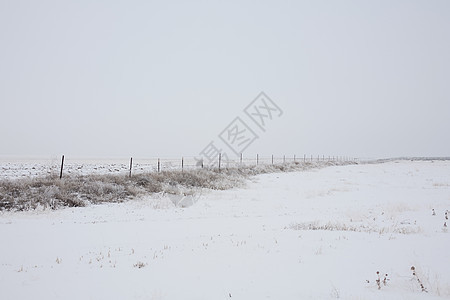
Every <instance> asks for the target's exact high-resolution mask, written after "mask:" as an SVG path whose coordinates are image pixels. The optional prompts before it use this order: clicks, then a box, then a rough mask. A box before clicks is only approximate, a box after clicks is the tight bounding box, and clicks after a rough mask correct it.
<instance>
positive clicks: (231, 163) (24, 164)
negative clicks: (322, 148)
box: [0, 154, 358, 179]
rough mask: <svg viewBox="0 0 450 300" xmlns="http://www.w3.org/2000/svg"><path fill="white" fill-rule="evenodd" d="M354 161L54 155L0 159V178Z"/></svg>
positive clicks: (312, 157)
mask: <svg viewBox="0 0 450 300" xmlns="http://www.w3.org/2000/svg"><path fill="white" fill-rule="evenodd" d="M327 161H328V162H333V161H334V162H345V161H349V162H350V161H352V162H357V161H358V159H357V158H353V157H347V156H325V155H306V154H303V155H300V156H298V155H289V156H288V155H278V156H276V155H259V154H256V155H253V156H245V155H243V154H241V155H240V156H239V157H236V158H232V159H230V158H225V157H222V156H221V154H218V155H217V156H215V157H213V158H211V157H210V158H208V159H207V158H205V157H194V156H183V157H179V158H167V157H163V158H158V157H153V158H139V157H137V158H133V157H130V158H111V159H106V158H99V159H96V158H91V159H80V158H72V157H65V156H64V155H63V156H62V157H61V158H56V157H53V158H52V159H47V160H45V159H8V160H0V178H2V179H11V178H20V177H34V176H46V175H47V176H48V175H50V176H59V177H60V178H62V177H63V176H65V175H95V174H98V175H100V174H117V175H128V176H132V175H133V174H139V173H149V172H163V171H174V170H181V171H184V170H192V169H200V168H213V169H218V170H221V169H225V168H238V167H248V166H257V165H280V164H290V163H311V162H327Z"/></svg>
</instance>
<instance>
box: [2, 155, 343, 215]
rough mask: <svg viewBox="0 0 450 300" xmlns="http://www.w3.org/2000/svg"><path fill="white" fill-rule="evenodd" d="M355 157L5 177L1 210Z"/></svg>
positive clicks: (193, 185) (191, 186) (109, 198)
mask: <svg viewBox="0 0 450 300" xmlns="http://www.w3.org/2000/svg"><path fill="white" fill-rule="evenodd" d="M344 164H352V163H351V162H305V163H298V162H297V163H289V164H280V165H259V166H241V167H234V168H225V169H222V170H220V171H219V170H218V169H212V168H202V169H191V170H185V171H182V170H173V171H163V172H160V173H157V172H152V173H141V174H135V175H133V176H132V177H129V176H125V175H117V174H104V175H78V176H77V175H68V176H65V177H63V179H59V178H58V177H56V176H46V177H30V178H28V177H27V178H19V179H3V180H0V210H18V211H24V210H33V209H36V208H44V209H45V208H50V209H58V208H62V207H80V206H86V205H88V204H99V203H105V202H113V203H114V202H123V201H126V200H129V199H133V198H136V197H140V196H145V195H148V194H153V193H167V194H171V195H186V194H193V192H194V191H196V190H198V189H211V190H226V189H230V188H233V187H237V186H241V185H243V184H244V183H245V180H246V179H248V178H249V177H250V176H254V175H259V174H265V173H274V172H292V171H302V170H308V169H311V168H320V167H325V166H331V165H344Z"/></svg>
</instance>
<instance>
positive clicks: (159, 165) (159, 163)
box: [158, 158, 161, 173]
mask: <svg viewBox="0 0 450 300" xmlns="http://www.w3.org/2000/svg"><path fill="white" fill-rule="evenodd" d="M160 171H161V162H160V161H159V158H158V173H159V172H160Z"/></svg>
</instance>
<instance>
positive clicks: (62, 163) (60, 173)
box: [59, 155, 64, 179]
mask: <svg viewBox="0 0 450 300" xmlns="http://www.w3.org/2000/svg"><path fill="white" fill-rule="evenodd" d="M63 167H64V155H63V156H62V160H61V171H60V172H59V179H62V172H63Z"/></svg>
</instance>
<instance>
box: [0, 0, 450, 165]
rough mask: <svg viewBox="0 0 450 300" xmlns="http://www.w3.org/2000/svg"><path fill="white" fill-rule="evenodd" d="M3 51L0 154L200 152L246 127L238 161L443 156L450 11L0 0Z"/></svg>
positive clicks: (410, 4) (448, 124)
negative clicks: (256, 107) (273, 111)
mask: <svg viewBox="0 0 450 300" xmlns="http://www.w3.org/2000/svg"><path fill="white" fill-rule="evenodd" d="M0 41H1V46H0V108H1V113H0V145H1V147H0V155H16V156H26V155H33V156H38V155H39V156H51V155H59V154H66V155H73V156H86V157H111V156H125V157H127V156H143V157H154V156H166V157H178V156H181V155H185V156H188V155H196V154H198V153H199V152H200V151H201V150H202V149H203V148H205V146H206V145H207V144H208V143H209V142H211V141H213V140H218V138H217V136H218V135H219V134H220V133H221V132H222V130H223V129H224V128H225V127H226V126H227V125H228V124H229V123H230V122H231V121H233V120H234V119H235V118H236V117H238V116H240V117H241V119H242V120H243V121H244V122H245V123H246V124H247V125H248V126H249V127H251V128H252V129H253V130H254V131H255V133H256V134H257V135H258V136H259V139H257V140H256V141H255V142H254V143H253V144H251V145H249V147H248V148H247V149H246V150H245V152H246V153H247V154H248V155H253V153H256V152H258V153H261V154H266V155H270V154H272V153H274V154H276V155H282V154H288V155H291V154H297V155H303V154H304V153H306V154H314V155H317V154H321V155H322V154H324V155H348V156H358V157H387V156H388V157H389V156H391V157H392V156H403V155H404V156H450V138H449V132H450V1H446V0H443V1H425V0H424V1H412V0H407V1H396V0H390V1H158V2H156V1H114V0H110V1H61V0H58V1H45V0H44V1H31V0H30V1H20V0H11V1H7V0H0ZM261 91H264V92H265V93H266V94H267V95H268V96H269V97H270V98H271V99H272V100H273V101H274V102H275V103H276V104H277V105H278V106H279V107H280V108H281V109H282V110H283V114H282V115H281V116H280V117H276V118H275V117H274V119H273V120H272V121H270V124H267V130H266V132H262V131H261V130H259V131H258V129H259V128H257V127H255V124H254V123H252V121H251V120H250V119H249V118H246V115H245V114H244V113H243V110H244V108H245V107H246V106H247V105H248V104H249V103H250V102H251V101H252V100H253V99H254V98H255V97H256V96H257V95H258V94H259V93H260V92H261ZM219 141H220V140H219ZM222 146H223V144H222ZM225 147H226V146H225Z"/></svg>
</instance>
